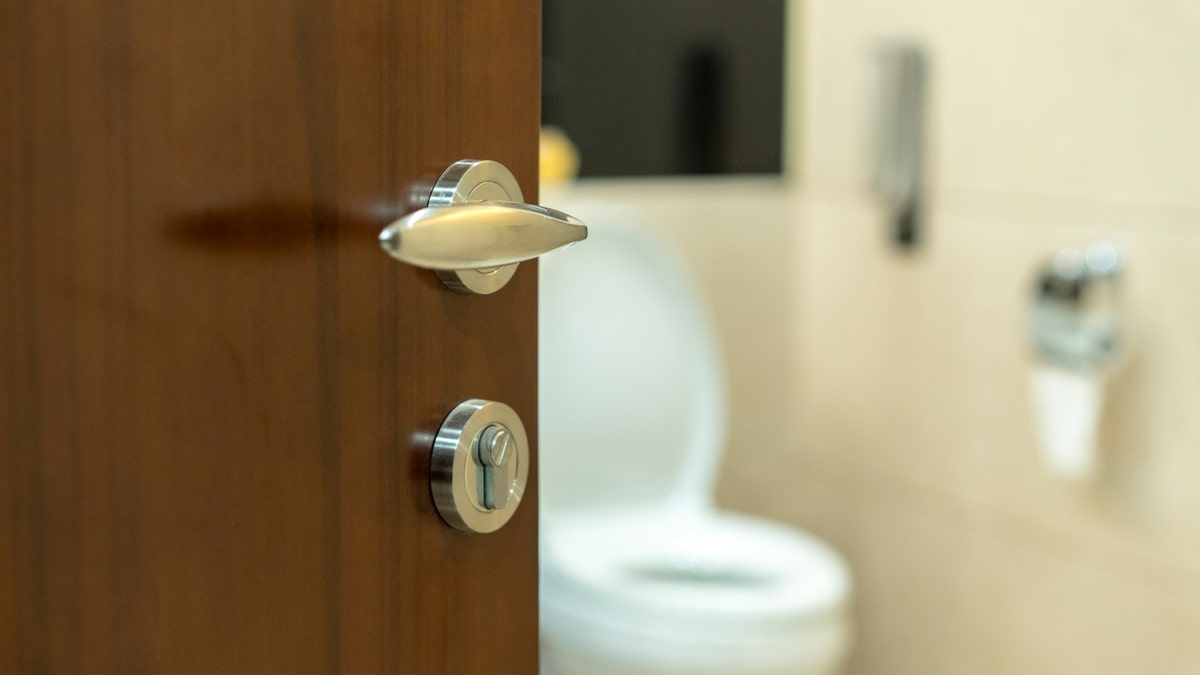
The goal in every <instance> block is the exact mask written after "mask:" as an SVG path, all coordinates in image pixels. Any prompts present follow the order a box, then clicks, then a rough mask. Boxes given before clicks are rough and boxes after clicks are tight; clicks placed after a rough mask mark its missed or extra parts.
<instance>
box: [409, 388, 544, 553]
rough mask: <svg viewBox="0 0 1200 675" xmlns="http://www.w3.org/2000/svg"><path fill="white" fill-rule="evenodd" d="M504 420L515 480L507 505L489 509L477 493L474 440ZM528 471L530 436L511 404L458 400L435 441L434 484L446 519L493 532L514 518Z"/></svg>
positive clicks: (510, 484) (508, 483)
mask: <svg viewBox="0 0 1200 675" xmlns="http://www.w3.org/2000/svg"><path fill="white" fill-rule="evenodd" d="M493 425H500V426H502V427H504V428H505V429H507V430H508V432H509V433H510V434H511V435H512V446H511V447H510V449H509V450H508V452H510V453H511V455H512V456H511V457H510V458H508V459H507V462H506V463H509V462H511V463H512V467H511V480H508V481H506V486H505V489H506V490H507V492H506V497H507V499H506V500H503V503H504V506H503V507H502V508H497V509H488V508H487V507H486V506H484V505H483V503H482V501H481V500H480V498H479V492H478V486H479V484H480V482H481V475H480V472H482V471H483V470H484V467H483V466H481V465H480V464H479V460H478V453H477V452H476V446H477V444H478V443H479V440H480V436H481V434H482V433H483V431H484V430H485V429H487V428H488V427H490V426H493ZM528 477H529V438H528V436H527V435H526V434H525V425H523V424H522V423H521V418H520V417H518V416H517V413H516V411H515V410H513V409H512V408H510V407H508V406H507V405H504V404H503V403H498V402H496V401H486V400H483V399H478V398H473V399H470V400H467V401H463V402H462V403H460V404H458V405H457V406H455V408H454V410H453V411H451V412H450V414H449V415H447V416H446V419H445V420H444V421H443V422H442V426H441V428H439V429H438V433H437V436H436V437H435V438H434V441H433V456H432V459H431V466H430V488H431V490H432V492H433V502H434V504H435V505H436V506H437V510H438V513H440V514H441V516H442V519H443V520H445V521H446V522H447V523H448V524H450V525H451V526H453V527H455V528H458V529H460V530H465V531H467V532H480V533H487V532H495V531H496V530H498V529H500V528H501V527H503V526H504V524H505V523H507V522H508V521H509V519H510V518H512V515H513V513H515V512H516V510H517V507H519V506H520V505H521V498H522V497H523V496H524V494H525V482H526V480H527V479H528Z"/></svg>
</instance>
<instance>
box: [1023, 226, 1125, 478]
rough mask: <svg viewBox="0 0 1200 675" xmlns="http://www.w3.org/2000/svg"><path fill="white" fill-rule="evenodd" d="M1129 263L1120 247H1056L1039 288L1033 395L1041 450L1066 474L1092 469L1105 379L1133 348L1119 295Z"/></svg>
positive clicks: (1033, 318) (1033, 321) (1083, 474)
mask: <svg viewBox="0 0 1200 675" xmlns="http://www.w3.org/2000/svg"><path fill="white" fill-rule="evenodd" d="M1124 267H1125V259H1124V255H1123V254H1122V252H1121V250H1120V249H1119V248H1118V247H1117V246H1115V245H1114V244H1112V243H1110V242H1106V241H1101V242H1095V243H1093V244H1091V245H1089V246H1087V247H1086V248H1084V249H1063V250H1061V251H1059V252H1058V253H1057V254H1055V255H1054V257H1053V258H1051V259H1050V260H1049V261H1048V262H1047V263H1046V264H1045V265H1044V266H1043V267H1042V269H1041V271H1040V272H1039V274H1038V278H1037V282H1036V284H1035V286H1034V292H1033V305H1032V307H1031V309H1030V317H1029V337H1030V341H1031V343H1032V347H1033V356H1034V368H1033V372H1032V374H1031V378H1030V385H1031V390H1030V393H1031V397H1032V399H1033V405H1034V415H1035V417H1036V421H1037V425H1038V429H1037V431H1038V440H1039V442H1040V445H1041V449H1042V452H1043V456H1044V457H1045V459H1046V461H1047V463H1048V465H1049V466H1050V468H1051V469H1052V470H1053V471H1055V472H1056V473H1058V474H1060V475H1063V476H1067V477H1072V478H1087V477H1088V476H1090V475H1091V474H1092V473H1093V472H1094V471H1095V467H1096V443H1097V437H1096V436H1097V429H1098V427H1099V424H1100V418H1101V413H1102V412H1103V408H1104V395H1105V389H1106V387H1107V384H1108V378H1109V376H1110V375H1111V374H1112V373H1113V372H1114V371H1115V370H1116V369H1117V368H1118V367H1119V366H1120V364H1121V363H1122V362H1123V361H1124V357H1125V356H1126V354H1127V353H1128V351H1129V350H1128V345H1127V343H1128V336H1127V332H1128V331H1127V328H1126V326H1125V322H1124V316H1123V313H1122V311H1121V304H1120V298H1119V291H1120V278H1121V273H1122V271H1123V269H1124Z"/></svg>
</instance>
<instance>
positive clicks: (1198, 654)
mask: <svg viewBox="0 0 1200 675" xmlns="http://www.w3.org/2000/svg"><path fill="white" fill-rule="evenodd" d="M801 11H802V15H803V18H802V22H801V23H802V26H803V27H802V34H803V37H802V40H801V48H800V49H799V50H798V57H797V59H796V61H795V64H794V65H795V66H796V69H795V71H794V72H795V73H797V74H799V78H800V81H802V83H803V95H802V99H801V100H802V104H801V106H800V107H799V109H798V114H799V118H800V124H802V126H803V133H802V134H800V135H799V138H800V139H802V140H800V141H798V144H797V145H796V148H797V154H796V155H795V156H796V157H798V158H799V162H798V165H799V167H800V180H799V182H798V185H799V187H800V189H801V192H800V194H799V195H798V197H797V198H796V199H795V200H794V201H792V202H791V204H792V209H793V211H792V218H793V224H794V226H795V227H796V228H797V234H796V235H795V238H794V241H793V243H792V249H791V251H792V259H791V261H790V265H789V267H790V268H791V270H792V282H793V287H792V292H793V296H792V302H793V305H792V310H793V312H794V322H795V323H794V326H795V329H794V334H793V339H794V340H795V342H794V344H793V349H794V352H793V353H794V359H795V361H794V363H795V367H796V370H795V371H794V380H795V382H796V383H797V390H796V391H795V395H796V398H795V400H793V401H792V405H793V408H792V409H793V411H794V415H793V416H790V417H789V420H788V429H787V431H788V432H790V433H791V439H790V442H789V444H788V445H787V446H786V447H784V448H782V451H781V452H778V453H770V452H764V451H761V450H760V449H759V448H740V449H737V450H736V451H735V453H734V454H733V455H732V456H731V458H730V461H729V462H728V464H727V470H726V473H725V480H724V483H723V486H722V490H721V498H722V501H723V502H724V503H725V504H726V505H728V506H731V507H737V508H743V509H747V510H752V511H756V512H760V513H764V514H768V515H771V516H774V517H777V518H781V519H784V520H787V521H790V522H792V523H795V524H797V525H799V526H802V527H805V528H808V529H810V530H811V531H813V532H815V533H816V534H818V535H819V536H822V537H824V538H826V539H828V540H829V541H830V542H832V543H833V544H834V545H835V546H837V547H838V548H839V549H840V550H842V551H843V552H844V553H845V555H846V557H847V559H848V561H849V563H850V565H851V567H852V568H853V571H854V573H855V576H856V580H857V584H858V590H857V598H856V601H855V619H856V622H857V625H858V637H857V646H856V649H855V653H854V657H853V661H852V663H851V664H850V665H851V667H850V672H851V673H855V674H861V675H908V674H912V675H918V674H919V675H943V674H945V675H950V674H954V675H962V674H963V673H973V674H981V675H993V674H1001V673H1003V674H1007V673H1013V674H1016V673H1021V674H1023V675H1029V674H1039V673H1045V674H1047V675H1050V674H1054V675H1061V674H1064V673H1089V674H1090V675H1109V674H1112V675H1127V674H1128V673H1162V674H1164V675H1175V674H1178V675H1183V674H1188V673H1197V672H1200V293H1197V289H1200V278H1198V276H1197V275H1198V273H1200V47H1198V45H1200V4H1197V3H1195V2H1190V1H1187V0H1156V1H1155V2H1144V1H1137V0H1047V1H1043V2H1031V1H1030V2H1013V1H1012V0H974V1H972V2H958V1H954V0H809V1H808V2H807V3H805V5H804V6H803V8H802V10H801ZM896 37H900V38H905V39H912V40H916V41H919V42H921V43H923V44H924V45H925V46H926V47H927V49H928V52H929V56H930V62H931V78H932V80H931V82H932V86H931V92H930V106H929V120H928V130H929V136H930V147H929V162H930V172H929V173H930V175H929V186H928V197H929V202H930V206H929V223H928V227H929V230H928V233H927V240H926V241H927V244H926V245H925V246H924V247H923V248H922V249H921V250H919V251H918V252H916V254H915V255H898V254H897V253H896V252H895V251H894V250H892V249H891V248H890V247H889V245H888V244H887V242H886V240H885V236H884V234H885V231H886V230H885V219H884V217H883V214H882V212H881V211H880V210H879V209H878V208H877V206H876V205H875V204H874V203H873V202H872V200H871V199H870V197H869V195H868V194H867V192H866V189H865V187H866V185H867V181H868V176H869V161H868V160H869V158H870V147H869V140H870V133H869V131H870V115H871V107H870V98H871V97H870V94H871V91H870V76H869V70H870V69H869V64H870V57H871V52H872V49H873V47H874V45H875V44H877V42H878V41H879V40H880V39H885V38H896ZM1098 238H1108V239H1111V240H1114V241H1116V242H1118V243H1120V244H1121V245H1122V246H1123V247H1124V248H1125V249H1126V251H1127V252H1128V255H1129V273H1128V276H1127V278H1126V279H1125V284H1124V289H1123V291H1124V300H1125V303H1126V307H1127V308H1128V315H1129V317H1130V319H1131V321H1132V322H1133V327H1134V329H1135V331H1136V346H1135V350H1134V352H1133V354H1132V357H1131V359H1130V362H1129V364H1128V366H1127V368H1126V369H1125V370H1124V371H1123V372H1122V373H1120V374H1119V375H1118V376H1117V377H1116V378H1115V379H1114V381H1112V382H1111V383H1110V387H1109V402H1108V406H1107V410H1106V413H1105V417H1104V421H1103V425H1102V430H1101V443H1100V446H1101V447H1100V453H1101V473H1100V475H1099V476H1098V477H1097V478H1096V480H1094V481H1092V482H1089V483H1084V484H1078V483H1073V482H1071V481H1068V480H1063V479H1061V478H1058V477H1056V476H1054V475H1052V474H1051V473H1050V472H1049V471H1048V470H1047V467H1046V464H1045V463H1044V462H1043V461H1042V459H1041V457H1040V455H1039V450H1038V446H1037V443H1036V440H1035V437H1034V434H1033V420H1032V417H1031V412H1030V406H1029V400H1028V382H1027V377H1028V373H1029V359H1028V345H1027V343H1026V341H1025V340H1024V329H1025V326H1024V321H1025V312H1026V310H1027V308H1028V300H1029V296H1030V284H1031V283H1032V275H1033V271H1034V270H1035V269H1036V267H1037V266H1038V264H1039V263H1040V262H1041V261H1042V260H1043V259H1044V258H1045V257H1046V256H1048V255H1049V254H1051V253H1052V252H1053V251H1054V250H1055V249H1057V248H1058V247H1061V246H1075V245H1082V244H1086V243H1087V242H1089V241H1091V240H1094V239H1098Z"/></svg>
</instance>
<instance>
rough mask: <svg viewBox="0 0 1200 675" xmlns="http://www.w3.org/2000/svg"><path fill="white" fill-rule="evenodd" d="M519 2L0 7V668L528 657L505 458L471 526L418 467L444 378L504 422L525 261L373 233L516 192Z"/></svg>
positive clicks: (529, 48) (526, 90) (284, 667)
mask: <svg viewBox="0 0 1200 675" xmlns="http://www.w3.org/2000/svg"><path fill="white" fill-rule="evenodd" d="M539 5H540V3H539V2H537V0H370V1H368V0H261V1H260V0H254V1H247V0H204V1H201V2H196V1H194V0H187V1H184V0H80V1H79V2H63V1H46V2H41V1H38V2H5V3H0V504H2V507H0V508H2V510H0V514H2V517H0V672H3V673H121V674H126V673H173V674H174V673H221V674H225V673H289V674H291V673H333V672H339V673H343V672H344V673H404V674H405V675H435V674H457V673H488V674H492V675H495V674H509V673H511V674H518V673H519V674H521V675H531V674H533V673H536V671H537V556H536V546H537V504H536V499H535V496H536V465H535V470H534V472H533V473H532V474H531V476H530V483H529V488H528V489H527V491H526V494H527V495H528V496H529V498H527V499H526V500H525V502H524V503H523V504H522V506H521V508H520V510H519V511H518V513H517V514H516V516H515V517H514V518H513V519H512V521H510V522H509V524H508V525H507V526H505V527H504V528H503V529H501V530H500V531H498V532H496V533H494V534H490V535H472V534H467V533H463V532H459V531H457V530H453V529H451V528H450V527H448V526H446V525H444V524H443V523H442V521H441V520H440V519H439V516H438V514H437V512H436V511H435V509H434V506H433V502H432V499H431V497H430V490H429V475H428V471H429V452H430V443H431V440H432V436H433V434H434V432H435V431H436V429H437V427H438V425H439V423H440V422H441V420H442V418H443V417H444V416H445V415H446V414H447V413H448V412H449V411H450V410H451V409H452V408H453V407H454V405H455V404H457V403H458V402H459V401H461V400H463V399H467V398H474V397H479V398H488V399H494V400H499V401H503V402H505V403H507V404H509V405H511V406H512V407H513V408H515V409H516V410H517V412H518V413H519V414H520V415H521V416H522V418H523V420H524V423H525V426H526V427H527V428H528V429H529V430H530V432H531V435H532V432H534V431H536V429H537V402H536V381H537V378H536V366H537V357H536V325H537V320H536V294H537V270H536V266H535V265H534V264H528V263H527V264H524V265H522V266H521V269H520V270H519V271H518V272H517V275H516V277H515V278H514V279H513V281H512V282H511V283H510V284H509V286H508V287H506V288H505V289H504V290H502V291H500V292H499V293H497V294H495V295H492V296H464V295H457V294H455V293H453V292H450V291H448V290H446V289H445V288H443V287H442V286H441V285H440V284H439V283H438V282H437V280H436V279H435V277H434V275H433V273H431V272H426V271H421V270H417V269H413V268H409V267H406V266H403V265H402V264H400V263H397V262H396V261H394V260H392V259H390V258H389V257H388V256H386V255H385V254H383V252H382V251H381V250H380V249H379V246H378V244H377V241H376V237H377V234H378V232H379V230H380V229H381V228H382V227H383V226H384V225H385V224H386V223H387V222H389V221H390V220H392V219H394V218H396V217H398V216H400V215H402V214H403V213H405V212H407V211H410V210H412V209H414V208H416V206H417V205H418V204H419V203H420V202H421V200H422V197H423V195H422V190H427V189H428V186H429V185H430V184H431V182H432V181H433V180H434V179H435V178H436V177H437V175H438V174H439V173H440V172H441V171H442V169H444V168H445V167H446V166H448V165H449V164H450V163H451V162H453V161H455V160H458V159H463V158H475V159H492V160H497V161H500V162H502V163H504V164H505V165H507V166H508V167H509V168H510V169H512V170H513V172H514V173H515V174H516V176H517V178H518V179H519V180H520V182H521V185H522V188H523V189H524V191H525V196H526V198H527V199H529V200H530V201H533V200H535V199H536V196H537V195H536V192H537V183H536V179H537V176H536V174H537V155H536V152H537V128H538V102H539V85H540V83H539V63H540V62H539V29H540V27H539V20H540V17H539V11H540V8H539ZM533 443H534V444H536V438H534V439H533Z"/></svg>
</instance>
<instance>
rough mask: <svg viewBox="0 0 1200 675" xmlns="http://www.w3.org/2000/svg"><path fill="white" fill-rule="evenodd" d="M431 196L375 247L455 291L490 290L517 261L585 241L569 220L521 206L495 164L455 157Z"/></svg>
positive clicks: (583, 230) (512, 181)
mask: <svg viewBox="0 0 1200 675" xmlns="http://www.w3.org/2000/svg"><path fill="white" fill-rule="evenodd" d="M431 194H432V196H431V197H430V199H429V206H427V207H425V208H423V209H419V210H417V211H414V212H413V213H410V214H408V215H406V216H404V217H403V218H400V219H399V220H397V221H395V222H393V223H392V224H390V225H388V226H387V227H385V228H384V229H383V231H382V232H381V233H380V234H379V244H380V246H381V247H383V250H384V251H386V252H387V253H388V255H390V256H392V257H393V258H395V259H397V260H400V261H402V262H406V263H408V264H410V265H413V266H416V267H423V268H425V269H431V270H436V271H437V272H438V277H439V278H440V279H441V280H442V282H443V283H445V284H446V285H447V286H449V287H450V288H452V289H454V290H456V291H459V292H463V293H481V294H487V293H494V292H496V291H498V290H500V289H501V288H503V287H504V285H505V284H506V283H508V280H509V279H510V278H512V275H513V273H514V272H515V271H516V267H517V264H518V263H521V262H523V261H525V260H530V259H533V258H536V257H538V256H540V255H542V254H543V253H549V252H550V251H553V250H556V249H560V248H563V247H564V246H570V245H571V244H574V243H576V242H578V241H582V240H584V239H586V238H587V226H586V225H584V224H583V223H581V222H580V221H579V220H577V219H576V218H573V217H571V216H570V215H567V214H566V213H563V212H562V211H556V210H554V209H548V208H546V207H544V206H535V205H533V204H524V203H521V200H522V199H523V198H522V196H521V188H520V187H519V186H518V185H517V181H516V178H514V177H513V175H512V173H510V172H509V171H508V169H506V168H505V167H504V166H503V165H502V164H500V163H498V162H490V161H475V160H462V161H459V162H455V163H454V164H452V165H451V166H450V168H449V169H447V170H446V172H445V173H443V174H442V177H441V178H439V179H438V182H437V184H436V185H435V186H434V189H433V192H432V193H431Z"/></svg>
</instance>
